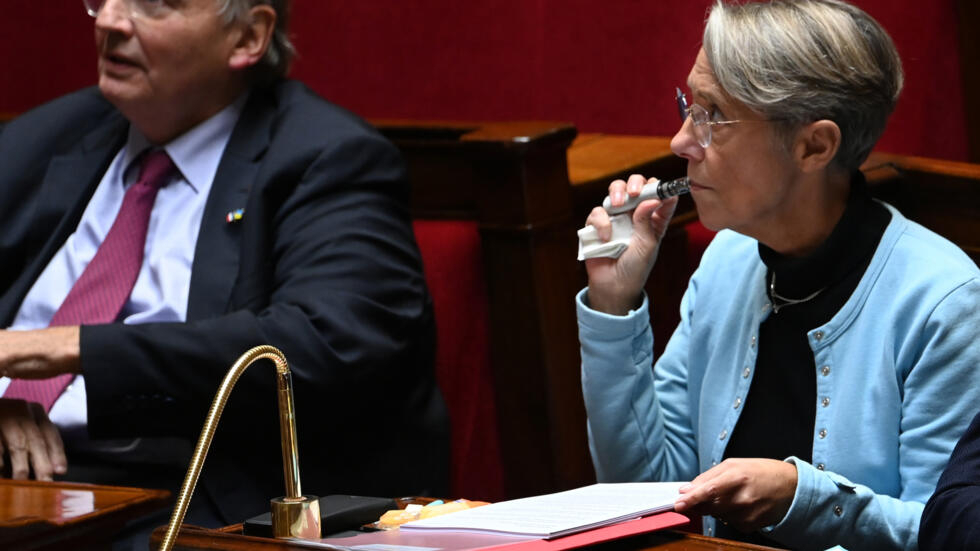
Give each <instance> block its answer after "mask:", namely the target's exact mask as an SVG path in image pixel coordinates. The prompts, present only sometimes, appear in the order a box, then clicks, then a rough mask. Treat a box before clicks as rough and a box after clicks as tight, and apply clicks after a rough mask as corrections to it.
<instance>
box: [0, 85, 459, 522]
mask: <svg viewBox="0 0 980 551" xmlns="http://www.w3.org/2000/svg"><path fill="white" fill-rule="evenodd" d="M127 126H128V122H127V121H126V120H125V119H124V118H123V117H122V115H121V114H120V113H119V112H118V111H116V110H115V108H114V107H113V106H112V105H110V104H109V103H108V102H106V101H105V100H104V99H103V98H102V96H101V95H100V93H99V92H98V90H97V89H86V90H82V91H80V92H77V93H74V94H71V95H69V96H65V97H63V98H60V99H58V100H55V101H54V102H52V103H50V104H47V105H45V106H42V107H40V108H38V109H35V110H34V111H32V112H29V113H27V114H25V115H23V116H22V117H20V118H18V119H15V120H13V121H11V122H10V123H9V124H8V125H7V126H6V127H5V128H4V130H3V132H2V134H0V163H2V168H0V259H2V260H0V262H2V267H0V323H2V324H3V325H2V326H6V325H9V324H10V323H11V321H12V320H13V317H14V316H15V315H16V312H17V309H18V307H19V305H20V303H21V301H22V300H23V298H24V296H25V294H26V293H27V291H28V290H29V289H30V287H31V285H32V284H33V283H34V281H35V280H36V278H37V277H38V275H39V274H40V272H41V270H43V269H44V267H45V266H46V265H47V263H48V262H49V260H50V259H51V257H52V255H53V254H54V253H55V252H56V251H57V250H58V248H59V247H60V246H61V245H62V243H64V241H65V239H66V238H67V237H68V235H69V234H70V233H71V232H73V231H74V229H75V228H76V226H77V225H78V222H79V219H80V217H81V215H82V212H83V210H84V208H85V205H86V204H87V202H88V200H89V198H90V197H91V195H92V193H93V192H94V190H95V188H96V186H97V184H98V182H99V180H100V178H101V176H102V175H103V173H104V172H105V170H106V169H107V168H108V165H109V164H110V162H111V160H112V158H113V156H114V155H115V154H116V152H117V151H118V150H119V148H120V147H121V145H122V144H123V142H124V140H125V136H126V129H127ZM407 202H408V187H407V184H406V183H405V179H404V170H403V166H402V163H401V161H400V158H399V155H398V152H397V150H396V149H395V148H394V146H392V145H391V144H390V143H389V142H387V141H385V140H384V139H383V138H382V137H380V135H379V134H377V133H376V132H375V131H374V130H373V129H372V128H371V127H370V126H368V125H367V124H366V123H364V122H363V121H361V120H360V119H358V118H357V117H356V116H354V115H352V114H350V113H348V112H346V111H344V110H342V109H341V108H339V107H336V106H334V105H332V104H330V103H328V102H326V101H324V100H322V99H320V98H319V97H317V96H316V95H315V94H313V93H312V92H311V91H310V90H308V89H307V88H306V87H305V86H303V85H302V84H299V83H297V82H294V81H283V82H280V83H278V84H276V85H274V86H272V87H269V88H267V89H261V90H254V91H253V92H252V94H251V96H250V98H249V100H248V102H247V104H246V107H245V108H244V111H243V114H242V116H241V118H240V120H239V121H238V124H237V126H236V127H235V129H234V131H233V133H232V136H231V139H230V141H229V143H228V146H227V149H226V150H225V153H224V155H223V156H222V159H221V162H220V165H219V167H218V171H217V174H216V175H215V181H214V186H213V188H212V191H211V194H210V196H209V197H208V199H207V204H206V206H205V211H204V218H203V221H202V223H201V230H200V236H199V238H198V242H197V245H196V249H195V254H194V264H193V268H192V275H191V285H190V296H189V301H188V309H187V322H186V323H154V324H145V325H138V326H137V325H123V324H110V325H98V326H83V327H82V331H81V364H82V372H83V374H84V376H85V380H86V389H87V393H88V415H89V433H90V435H91V436H92V437H93V438H125V437H136V436H157V435H159V436H180V437H185V438H188V439H190V440H196V439H197V436H198V434H199V432H200V429H201V426H202V424H203V422H204V419H205V415H206V413H207V409H208V407H209V406H210V403H211V401H212V399H213V397H214V393H215V391H216V390H217V388H218V386H219V384H220V382H221V380H222V378H223V377H224V375H225V373H226V371H227V370H228V368H229V367H230V366H231V364H232V363H233V362H234V360H235V359H236V358H237V357H238V356H239V355H240V354H242V353H243V352H245V351H246V350H248V349H249V348H251V347H253V346H256V345H259V344H271V345H273V346H276V347H278V348H279V349H281V350H282V351H283V353H284V354H285V356H286V358H287V360H288V361H289V364H290V367H291V368H292V373H293V381H294V385H295V394H296V403H297V408H298V411H297V423H298V431H299V438H298V443H299V449H300V466H301V473H302V476H303V478H302V482H303V490H304V491H305V492H306V493H314V494H319V495H326V494H328V493H350V494H360V495H403V494H415V493H421V492H434V493H440V492H444V491H445V484H444V482H445V475H446V470H447V469H446V447H447V444H446V438H447V437H446V432H447V431H446V420H445V412H444V408H443V405H442V401H441V398H440V396H439V394H438V391H437V390H436V387H435V383H434V378H433V377H434V376H433V370H432V362H433V348H434V324H433V319H432V313H431V301H430V299H429V296H428V293H427V290H426V287H425V282H424V279H423V275H422V266H421V261H420V257H419V254H418V250H417V247H416V244H415V241H414V238H413V234H412V229H411V224H410V219H409V214H408V211H407ZM241 207H244V208H245V214H244V218H243V219H242V220H241V221H239V222H235V223H228V222H226V220H225V216H226V213H228V212H230V211H233V210H235V209H237V208H241ZM273 372H274V369H273V368H272V365H271V362H261V363H259V364H256V365H255V366H253V367H251V368H250V369H249V370H248V371H246V373H245V375H244V376H243V377H242V379H241V380H240V381H239V382H238V384H237V386H236V387H235V391H234V392H233V393H232V396H231V399H230V400H229V402H228V405H227V408H226V410H225V414H224V416H223V417H222V421H221V423H220V425H219V427H218V430H217V436H216V437H215V441H214V444H213V445H212V447H211V451H210V454H209V457H208V460H207V462H206V463H205V469H204V473H203V476H202V479H201V482H200V484H199V487H203V489H204V490H205V491H207V492H208V494H209V495H210V496H211V497H212V498H213V499H214V500H215V501H216V503H217V504H218V505H219V507H220V509H221V512H222V513H223V515H224V516H225V517H226V520H227V522H229V523H231V522H240V521H242V520H243V519H244V518H246V517H247V516H250V515H254V514H257V513H260V512H263V511H267V510H268V499H269V498H270V497H276V496H280V495H282V494H283V493H284V489H283V485H282V479H283V474H282V473H283V469H282V460H281V451H280V448H279V432H278V424H277V414H276V398H275V384H274V379H273ZM69 461H71V457H69ZM392 465H396V466H395V467H392Z"/></svg>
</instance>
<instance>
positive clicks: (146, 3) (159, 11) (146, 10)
mask: <svg viewBox="0 0 980 551" xmlns="http://www.w3.org/2000/svg"><path fill="white" fill-rule="evenodd" d="M120 1H121V2H122V3H123V4H125V5H126V7H127V8H128V9H129V16H130V17H143V18H148V19H152V18H157V17H160V16H161V15H163V14H165V13H167V12H168V11H170V9H171V8H170V6H169V4H167V2H165V1H164V0H120ZM82 3H83V4H85V11H86V12H88V14H89V15H91V16H92V17H98V16H99V11H101V10H102V8H103V7H104V6H105V3H106V0H82Z"/></svg>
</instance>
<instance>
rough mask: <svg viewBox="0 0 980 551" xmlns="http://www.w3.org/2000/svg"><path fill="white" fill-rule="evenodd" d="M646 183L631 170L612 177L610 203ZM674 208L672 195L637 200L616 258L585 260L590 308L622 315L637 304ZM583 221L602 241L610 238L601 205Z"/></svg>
mask: <svg viewBox="0 0 980 551" xmlns="http://www.w3.org/2000/svg"><path fill="white" fill-rule="evenodd" d="M646 183H647V179H646V178H644V177H643V176H641V175H639V174H634V175H632V176H630V177H629V180H627V181H625V182H624V181H623V180H616V181H615V182H613V183H611V184H609V199H610V202H611V203H612V206H619V205H622V204H623V203H625V202H626V198H627V197H636V196H638V195H639V194H640V190H641V189H642V188H643V186H644V185H645V184H646ZM675 208H677V198H676V197H671V198H670V199H666V200H664V201H660V200H658V199H651V200H649V201H644V202H642V203H640V204H639V205H637V207H636V209H635V210H634V211H633V237H632V238H631V239H630V244H629V248H627V249H626V251H624V252H623V254H622V255H621V256H620V257H619V258H590V259H588V260H586V261H585V269H586V271H587V272H588V274H589V292H588V299H589V307H590V308H592V309H593V310H598V311H600V312H605V313H607V314H613V315H617V316H622V315H625V314H627V313H628V312H629V311H630V310H631V309H633V308H636V307H637V306H638V305H639V303H640V297H641V296H642V292H643V286H644V285H645V284H646V281H647V278H648V277H649V276H650V270H651V269H653V264H654V262H655V261H656V259H657V250H658V249H659V248H660V240H661V239H662V238H663V236H664V232H666V231H667V225H668V224H669V223H670V218H671V217H672V216H673V215H674V209H675ZM586 224H587V225H591V226H593V227H595V229H596V231H597V232H598V234H599V238H600V239H602V240H603V241H609V239H611V238H612V226H611V224H610V222H609V214H608V213H607V212H606V210H605V209H604V208H602V207H596V208H594V209H593V210H592V213H590V214H589V218H588V220H586Z"/></svg>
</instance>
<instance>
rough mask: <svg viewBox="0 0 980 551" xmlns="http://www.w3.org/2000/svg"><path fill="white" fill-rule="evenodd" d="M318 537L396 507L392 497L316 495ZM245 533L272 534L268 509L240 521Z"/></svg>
mask: <svg viewBox="0 0 980 551" xmlns="http://www.w3.org/2000/svg"><path fill="white" fill-rule="evenodd" d="M319 501H320V532H321V537H324V538H326V537H329V536H332V535H335V534H336V533H338V532H343V531H345V530H355V529H358V528H360V527H361V525H363V524H368V523H371V522H374V521H376V520H378V519H379V518H380V517H381V515H382V514H384V512H385V511H388V510H391V509H397V508H398V505H397V504H396V503H395V500H393V499H391V498H384V497H365V496H345V495H333V496H324V497H321V498H320V500H319ZM242 531H243V533H244V534H245V535H246V536H259V537H266V538H271V537H272V513H264V514H261V515H259V516H257V517H252V518H250V519H248V520H246V521H245V522H244V524H243V525H242Z"/></svg>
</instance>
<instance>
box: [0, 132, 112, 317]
mask: <svg viewBox="0 0 980 551" xmlns="http://www.w3.org/2000/svg"><path fill="white" fill-rule="evenodd" d="M127 126H128V123H127V122H126V121H125V119H123V118H122V117H121V116H119V117H116V118H114V119H113V120H111V121H110V122H108V123H106V124H104V125H102V126H100V127H99V128H97V129H96V130H94V131H92V132H91V133H89V134H88V135H86V136H85V138H83V139H82V140H81V141H80V144H79V147H77V148H75V149H74V150H72V151H71V152H69V153H66V154H64V155H59V156H56V157H52V158H51V161H50V162H49V163H48V168H47V171H46V172H45V174H44V178H43V180H42V181H41V184H40V187H39V191H38V198H37V201H36V202H35V205H36V208H35V212H34V215H33V216H32V217H31V219H32V220H34V221H35V222H36V223H34V224H33V225H32V227H31V228H30V229H29V230H28V231H29V232H30V233H29V237H28V242H32V243H38V244H43V246H41V252H40V253H39V254H38V255H37V256H36V257H35V258H34V260H33V262H31V264H30V265H29V266H28V267H27V269H26V270H24V272H23V273H22V274H21V276H20V277H19V278H18V280H17V282H16V283H15V284H14V285H13V286H12V287H11V290H10V292H8V293H6V294H5V295H4V297H3V300H2V302H0V315H2V318H3V320H4V321H5V322H6V323H10V322H11V321H12V320H13V316H14V314H15V313H16V310H17V308H18V307H19V306H20V303H21V301H22V300H23V299H24V296H25V295H27V292H28V291H29V290H30V288H31V285H33V284H34V282H35V281H36V280H37V278H38V277H39V276H40V275H41V271H42V270H44V267H45V266H47V265H48V262H50V261H51V258H52V257H53V256H54V254H55V253H56V252H58V249H60V248H61V246H62V244H64V242H65V240H66V239H68V236H69V235H71V233H72V232H74V231H75V228H76V227H78V222H79V220H80V219H81V217H82V213H83V212H84V211H85V207H86V206H87V205H88V202H89V199H91V197H92V194H93V193H95V188H96V187H98V185H99V182H100V181H101V180H102V175H103V174H104V173H105V171H106V169H107V168H108V166H109V163H111V162H112V159H113V157H114V156H115V154H116V152H117V151H118V150H119V148H120V147H121V146H122V143H123V141H124V140H125V137H126V128H127ZM48 221H56V222H55V223H56V226H55V229H54V231H51V229H50V228H51V225H50V224H49V223H48Z"/></svg>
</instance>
